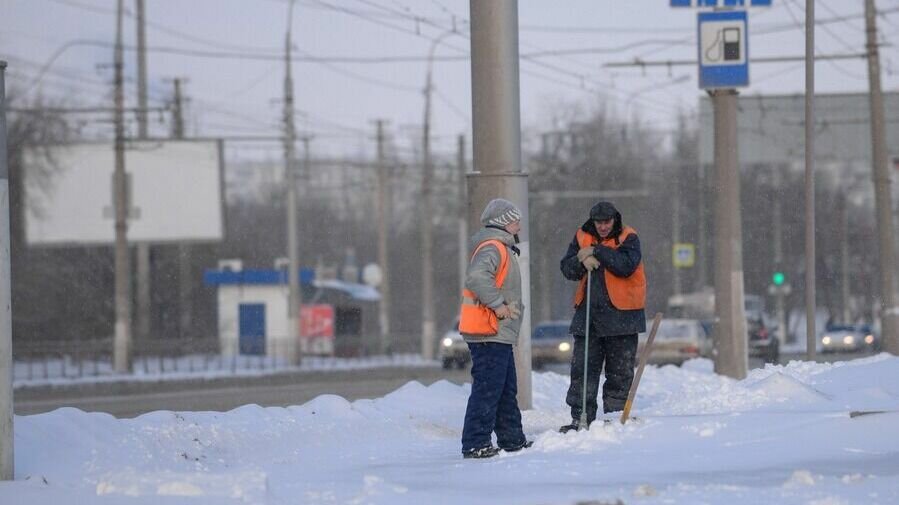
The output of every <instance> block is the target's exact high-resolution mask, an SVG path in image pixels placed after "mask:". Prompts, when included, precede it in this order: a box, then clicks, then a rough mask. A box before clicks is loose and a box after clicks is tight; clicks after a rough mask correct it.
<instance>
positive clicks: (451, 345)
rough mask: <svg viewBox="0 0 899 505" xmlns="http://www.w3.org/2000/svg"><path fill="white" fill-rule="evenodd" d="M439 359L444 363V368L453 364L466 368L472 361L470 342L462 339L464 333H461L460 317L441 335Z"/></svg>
mask: <svg viewBox="0 0 899 505" xmlns="http://www.w3.org/2000/svg"><path fill="white" fill-rule="evenodd" d="M437 359H439V360H440V362H441V363H443V368H445V369H450V368H452V367H453V366H455V367H456V368H465V367H466V366H467V365H468V363H469V362H471V354H470V353H469V352H468V344H466V343H465V340H463V339H462V334H461V333H459V320H458V319H456V321H455V323H453V327H452V328H450V329H449V330H447V332H446V333H444V334H443V336H442V337H440V342H439V345H438V346H437Z"/></svg>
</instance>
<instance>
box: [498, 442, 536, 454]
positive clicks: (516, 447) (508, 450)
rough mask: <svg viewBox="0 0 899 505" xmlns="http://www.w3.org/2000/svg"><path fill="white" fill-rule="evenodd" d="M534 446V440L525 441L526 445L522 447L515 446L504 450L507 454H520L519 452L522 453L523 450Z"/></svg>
mask: <svg viewBox="0 0 899 505" xmlns="http://www.w3.org/2000/svg"><path fill="white" fill-rule="evenodd" d="M532 445H534V441H533V440H525V441H524V443H522V444H521V445H515V446H512V447H505V448H503V450H504V451H506V452H518V451H520V450H522V449H527V448H528V447H530V446H532Z"/></svg>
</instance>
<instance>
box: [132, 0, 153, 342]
mask: <svg viewBox="0 0 899 505" xmlns="http://www.w3.org/2000/svg"><path fill="white" fill-rule="evenodd" d="M135 11H136V13H135V20H136V22H137V30H136V32H137V110H136V116H137V137H138V138H139V139H146V138H147V136H148V133H147V132H148V128H147V50H146V49H147V48H146V45H147V36H146V23H145V18H144V0H135ZM136 247H137V300H136V305H137V306H136V312H137V313H136V314H135V316H136V317H135V330H136V334H137V335H136V337H137V339H138V340H144V339H147V338H149V336H150V328H151V324H152V323H151V322H150V312H151V311H152V304H153V300H152V298H151V297H152V289H151V286H150V282H151V280H150V275H151V273H150V244H149V243H147V242H138V243H137V246H136Z"/></svg>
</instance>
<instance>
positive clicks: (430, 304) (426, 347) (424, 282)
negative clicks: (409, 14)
mask: <svg viewBox="0 0 899 505" xmlns="http://www.w3.org/2000/svg"><path fill="white" fill-rule="evenodd" d="M439 40H440V39H439V38H438V39H435V40H434V42H433V43H432V44H431V52H430V53H429V55H428V73H427V78H426V79H425V89H424V95H425V112H424V125H423V127H422V134H421V160H422V161H421V163H422V177H421V207H422V209H421V219H419V223H420V228H421V355H422V357H423V358H424V359H434V274H433V271H434V265H433V261H432V258H431V255H432V254H433V253H434V244H433V233H434V219H433V216H432V214H433V211H432V208H431V179H432V178H433V172H434V167H433V166H432V165H431V87H432V85H433V84H432V77H431V63H432V59H433V55H434V49H435V48H436V47H437V43H438V42H439Z"/></svg>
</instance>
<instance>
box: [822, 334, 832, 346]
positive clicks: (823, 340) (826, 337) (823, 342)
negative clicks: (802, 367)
mask: <svg viewBox="0 0 899 505" xmlns="http://www.w3.org/2000/svg"><path fill="white" fill-rule="evenodd" d="M821 343H822V344H824V345H830V336H829V335H824V338H822V339H821Z"/></svg>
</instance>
